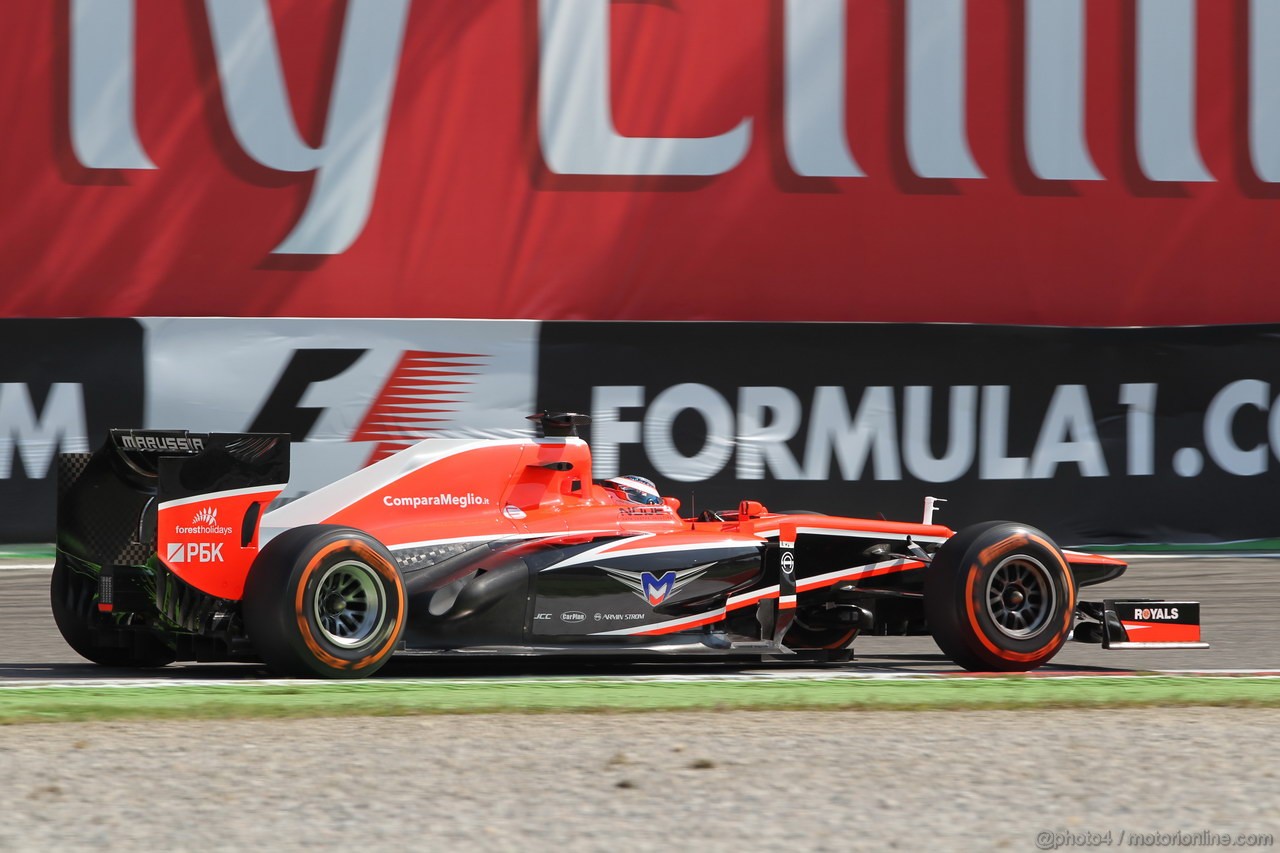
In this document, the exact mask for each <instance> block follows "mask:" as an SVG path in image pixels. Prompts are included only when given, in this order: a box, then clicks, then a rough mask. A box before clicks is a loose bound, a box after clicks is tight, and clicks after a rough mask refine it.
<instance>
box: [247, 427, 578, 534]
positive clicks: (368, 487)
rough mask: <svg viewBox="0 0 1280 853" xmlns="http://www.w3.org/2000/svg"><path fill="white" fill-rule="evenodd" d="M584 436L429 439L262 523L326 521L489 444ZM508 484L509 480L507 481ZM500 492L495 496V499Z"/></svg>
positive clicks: (556, 441) (554, 441)
mask: <svg viewBox="0 0 1280 853" xmlns="http://www.w3.org/2000/svg"><path fill="white" fill-rule="evenodd" d="M581 442H582V439H580V438H540V439H536V440H535V439H526V438H508V439H468V438H427V439H423V440H422V441H420V442H418V443H417V444H415V445H414V446H413V447H410V448H408V449H406V450H402V451H400V452H399V453H397V454H395V455H394V456H388V457H387V458H386V459H383V460H381V461H379V462H375V463H373V464H372V465H370V466H369V467H368V468H362V469H361V470H359V471H356V472H355V473H354V474H348V475H347V476H346V477H343V478H342V479H340V480H335V481H334V482H332V483H330V484H329V485H327V486H325V487H324V488H321V489H317V490H316V491H314V492H312V493H311V494H309V495H304V496H303V497H300V498H298V499H297V500H296V501H293V502H292V503H288V504H285V505H284V506H282V507H280V508H279V509H275V510H272V511H271V512H269V513H267V514H266V515H265V516H263V519H262V525H263V527H264V528H267V527H270V528H273V529H276V530H279V529H284V528H290V527H301V526H302V525H304V524H322V523H324V521H325V520H326V519H329V518H331V517H333V516H334V515H336V514H337V513H339V512H341V511H342V510H344V509H346V508H347V507H349V506H351V505H352V504H355V503H358V502H360V501H362V500H364V499H365V498H367V497H369V495H372V494H373V493H374V492H377V491H379V490H380V489H385V488H387V487H388V486H390V485H392V484H393V483H395V482H396V481H398V480H400V479H402V478H403V477H406V476H408V475H409V474H412V473H414V472H415V471H418V470H421V469H422V468H425V467H426V466H428V465H431V464H432V463H435V462H439V461H440V460H442V459H448V458H449V457H451V456H457V455H458V454H460V453H466V452H467V451H469V450H479V449H482V448H486V447H519V446H523V445H527V444H573V443H581ZM503 485H504V486H505V485H506V484H505V483H504V484H503ZM500 497H501V496H500V495H494V500H497V499H499V498H500Z"/></svg>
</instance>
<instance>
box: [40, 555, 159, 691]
mask: <svg viewBox="0 0 1280 853" xmlns="http://www.w3.org/2000/svg"><path fill="white" fill-rule="evenodd" d="M49 605H50V607H51V608H52V610H53V621H54V622H55V623H57V626H58V631H59V632H60V633H61V634H62V638H63V639H64V640H66V641H67V645H68V646H70V647H71V648H72V649H73V650H75V653H76V654H78V655H80V657H82V658H84V659H85V660H89V661H92V662H94V663H96V664H98V665H100V666H117V667H130V668H153V667H158V666H164V665H166V664H170V663H173V661H174V660H175V659H176V657H177V655H175V654H174V652H173V650H172V649H170V648H169V647H168V646H167V645H165V644H164V643H163V642H161V641H160V640H159V639H157V638H156V637H154V636H151V635H150V634H147V633H143V632H141V631H116V632H114V633H115V635H116V636H118V637H119V638H120V640H121V642H127V643H129V644H128V645H103V644H102V643H101V642H100V641H99V639H98V638H97V637H95V634H97V632H98V630H99V628H108V629H109V628H111V627H112V625H111V623H110V622H108V621H107V619H106V618H105V617H103V616H102V615H100V614H99V613H98V582H97V580H96V579H95V578H94V577H92V576H90V575H88V574H85V573H82V572H78V571H76V570H75V569H73V568H71V567H70V566H68V565H67V563H66V561H65V560H64V559H63V558H62V556H61V555H59V556H58V558H57V560H55V561H54V564H53V574H52V576H51V577H50V580H49ZM108 636H111V635H110V634H109V635H108Z"/></svg>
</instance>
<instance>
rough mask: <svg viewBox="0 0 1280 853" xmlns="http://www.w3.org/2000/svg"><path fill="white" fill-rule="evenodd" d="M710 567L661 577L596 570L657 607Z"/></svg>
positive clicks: (709, 565)
mask: <svg viewBox="0 0 1280 853" xmlns="http://www.w3.org/2000/svg"><path fill="white" fill-rule="evenodd" d="M711 565H712V564H711V563H707V564H706V565H702V566H694V567H693V568H691V569H680V570H679V571H676V570H672V571H669V572H666V573H664V574H662V575H655V574H654V573H653V572H628V571H624V570H622V569H610V568H606V567H605V566H599V567H598V568H599V569H600V570H601V571H603V572H604V573H605V574H607V575H609V577H611V578H613V579H614V580H616V581H617V582H618V583H620V584H622V585H623V586H625V587H626V588H627V589H629V590H631V591H632V592H634V593H635V594H636V595H638V596H639V597H640V598H643V599H644V600H645V601H647V602H648V603H649V606H650V607H657V606H658V605H659V604H661V603H662V602H664V601H666V600H667V599H668V598H670V597H671V596H673V595H675V594H676V593H677V592H679V591H680V590H682V589H684V588H685V587H687V586H688V585H689V584H691V583H693V582H694V581H696V580H697V579H698V578H700V577H702V576H703V575H705V574H706V573H707V569H709V568H711Z"/></svg>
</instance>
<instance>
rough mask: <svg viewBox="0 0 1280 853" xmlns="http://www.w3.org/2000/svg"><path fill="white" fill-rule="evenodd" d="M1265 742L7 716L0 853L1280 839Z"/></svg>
mask: <svg viewBox="0 0 1280 853" xmlns="http://www.w3.org/2000/svg"><path fill="white" fill-rule="evenodd" d="M1278 728H1280V710H1275V709H1250V708H1179V709H1158V708H1153V709H1141V710H1123V711H1110V710H1106V711H1044V712H1034V713H1032V712H1008V711H999V712H920V713H910V712H874V713H866V712H861V713H859V712H825V713H808V712H771V713H766V712H697V713H687V714H603V715H601V714H578V715H501V716H491V715H477V716H432V717H399V718H359V719H355V718H352V719H341V720H339V719H319V720H307V721H297V720H293V721H244V722H231V721H227V722H216V723H182V722H154V723H95V724H88V725H71V724H66V725H15V726H6V727H0V768H3V770H4V777H5V778H4V782H3V787H2V788H0V790H2V791H3V793H2V794H0V808H2V809H3V814H4V815H5V831H4V832H3V833H2V834H0V848H4V849H15V850H58V849H94V850H131V851H133V850H165V851H178V850H199V851H204V850H210V849H235V848H248V849H271V850H277V849H280V850H287V849H303V848H307V849H345V850H359V851H362V853H363V851H370V850H400V849H413V850H447V849H451V848H452V849H465V850H471V849H475V850H512V851H522V853H523V851H528V850H601V851H606V850H607V851H626V850H673V849H686V850H734V851H739V850H770V849H774V850H831V851H848V850H858V849H878V850H881V849H898V850H910V851H919V850H1036V849H1048V848H1051V847H1054V846H1059V847H1060V848H1061V849H1065V848H1067V847H1076V848H1079V849H1090V848H1092V847H1103V846H1106V845H1105V844H1104V843H1102V842H1103V836H1104V834H1105V833H1108V832H1110V833H1111V834H1112V835H1111V838H1112V844H1111V846H1112V847H1122V848H1127V847H1130V846H1132V845H1131V843H1130V842H1131V841H1132V840H1133V838H1132V833H1164V834H1166V836H1167V837H1166V841H1169V840H1172V841H1178V840H1179V837H1178V836H1177V835H1176V834H1177V833H1181V834H1182V835H1181V840H1182V842H1183V843H1181V844H1166V845H1163V846H1164V847H1166V848H1167V847H1170V846H1174V847H1193V849H1205V848H1206V847H1208V846H1211V845H1204V844H1201V845H1199V846H1195V845H1191V844H1189V843H1187V842H1189V841H1192V840H1194V838H1195V835H1196V834H1197V833H1199V834H1201V836H1200V837H1201V838H1205V837H1206V836H1204V835H1203V834H1204V833H1215V834H1229V835H1231V836H1232V838H1233V840H1235V838H1236V836H1238V835H1239V834H1241V833H1244V834H1250V835H1265V834H1270V835H1272V836H1273V838H1274V839H1277V840H1280V793H1278V792H1280V778H1278V776H1280V739H1277V738H1276V737H1275V732H1276V731H1277V729H1278ZM1122 832H1124V833H1126V836H1124V837H1123V838H1122V837H1121V836H1120V833H1122ZM1044 833H1048V835H1044ZM1089 833H1094V834H1096V836H1097V838H1096V839H1095V840H1096V841H1097V843H1096V844H1092V843H1090V842H1091V837H1090V836H1089ZM1071 840H1075V841H1077V842H1081V843H1077V844H1074V845H1073V844H1070V843H1069V842H1070V841H1071ZM1148 840H1150V841H1157V840H1159V839H1158V838H1150V839H1148ZM1148 846H1155V845H1153V844H1152V845H1148ZM1275 846H1276V844H1275V841H1273V843H1272V844H1271V845H1266V844H1258V845H1255V846H1253V848H1252V849H1273V848H1274V847H1275Z"/></svg>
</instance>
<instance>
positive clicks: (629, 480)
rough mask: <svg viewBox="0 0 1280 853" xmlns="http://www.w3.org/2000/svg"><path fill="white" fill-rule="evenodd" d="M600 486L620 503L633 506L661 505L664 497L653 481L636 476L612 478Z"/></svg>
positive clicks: (625, 475)
mask: <svg viewBox="0 0 1280 853" xmlns="http://www.w3.org/2000/svg"><path fill="white" fill-rule="evenodd" d="M600 485H602V486H604V487H605V488H606V489H608V491H609V493H610V494H612V495H613V496H614V497H615V498H617V499H618V500H620V501H625V502H626V503H632V504H661V503H662V496H661V495H659V494H658V487H657V486H656V485H654V482H653V480H650V479H648V478H647V477H638V476H636V475H635V474H623V475H622V476H620V477H610V478H609V479H607V480H605V481H604V482H603V483H601V484H600Z"/></svg>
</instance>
